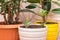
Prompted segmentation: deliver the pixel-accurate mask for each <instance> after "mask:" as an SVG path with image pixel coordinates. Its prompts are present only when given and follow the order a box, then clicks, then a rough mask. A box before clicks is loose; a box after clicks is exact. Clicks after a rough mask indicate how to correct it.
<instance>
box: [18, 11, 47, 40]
mask: <svg viewBox="0 0 60 40" xmlns="http://www.w3.org/2000/svg"><path fill="white" fill-rule="evenodd" d="M28 12H29V11H28ZM18 31H19V37H20V40H46V33H47V28H46V26H42V25H40V24H37V25H36V24H32V23H31V22H30V21H29V19H28V18H26V20H25V21H24V22H23V24H22V25H20V26H19V27H18ZM38 35H39V36H38Z"/></svg>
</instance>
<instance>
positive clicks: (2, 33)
mask: <svg viewBox="0 0 60 40" xmlns="http://www.w3.org/2000/svg"><path fill="white" fill-rule="evenodd" d="M18 26H19V25H17V24H15V25H0V40H19V35H18Z"/></svg>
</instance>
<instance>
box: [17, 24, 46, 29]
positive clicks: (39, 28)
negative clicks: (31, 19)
mask: <svg viewBox="0 0 60 40" xmlns="http://www.w3.org/2000/svg"><path fill="white" fill-rule="evenodd" d="M30 25H40V24H30ZM20 26H24V24H22V25H20ZM20 26H18V29H46V28H47V26H46V25H45V27H44V28H22V27H20Z"/></svg>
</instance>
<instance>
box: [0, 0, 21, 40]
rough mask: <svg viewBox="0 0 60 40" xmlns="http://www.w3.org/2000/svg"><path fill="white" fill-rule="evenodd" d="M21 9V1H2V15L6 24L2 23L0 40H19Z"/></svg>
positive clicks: (0, 12)
mask: <svg viewBox="0 0 60 40" xmlns="http://www.w3.org/2000/svg"><path fill="white" fill-rule="evenodd" d="M19 7H20V0H0V14H1V15H3V17H4V22H0V40H19V37H18V25H19V24H21V22H19V21H18V20H19V17H18V15H19V9H20V8H19ZM14 15H16V17H15V18H14Z"/></svg>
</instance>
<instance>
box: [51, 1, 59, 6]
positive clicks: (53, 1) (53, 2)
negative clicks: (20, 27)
mask: <svg viewBox="0 0 60 40" xmlns="http://www.w3.org/2000/svg"><path fill="white" fill-rule="evenodd" d="M52 3H54V4H56V5H58V6H60V3H58V2H56V1H52Z"/></svg>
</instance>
